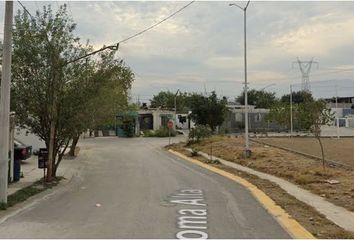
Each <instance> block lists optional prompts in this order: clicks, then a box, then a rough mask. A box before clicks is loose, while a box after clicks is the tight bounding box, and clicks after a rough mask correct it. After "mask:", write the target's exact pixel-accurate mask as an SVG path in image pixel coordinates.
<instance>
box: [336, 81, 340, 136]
mask: <svg viewBox="0 0 354 240" xmlns="http://www.w3.org/2000/svg"><path fill="white" fill-rule="evenodd" d="M336 125H337V139H339V116H338V85H337V84H336Z"/></svg>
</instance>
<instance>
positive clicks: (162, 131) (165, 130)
mask: <svg viewBox="0 0 354 240" xmlns="http://www.w3.org/2000/svg"><path fill="white" fill-rule="evenodd" d="M143 133H144V137H168V136H169V130H168V128H165V127H162V128H160V129H159V130H156V131H153V130H144V131H143ZM175 136H176V131H174V130H173V129H171V137H175Z"/></svg>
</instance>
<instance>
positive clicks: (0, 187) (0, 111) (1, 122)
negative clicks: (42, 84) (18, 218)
mask: <svg viewBox="0 0 354 240" xmlns="http://www.w3.org/2000/svg"><path fill="white" fill-rule="evenodd" d="M12 18H13V1H6V2H5V21H4V44H3V59H2V77H1V93H0V94H1V96H0V203H7V184H8V176H7V175H8V169H9V165H8V164H9V130H10V83H11V50H12Z"/></svg>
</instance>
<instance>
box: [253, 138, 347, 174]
mask: <svg viewBox="0 0 354 240" xmlns="http://www.w3.org/2000/svg"><path fill="white" fill-rule="evenodd" d="M257 140H259V141H262V142H264V143H266V144H267V143H268V144H272V145H276V146H280V147H285V148H290V149H293V150H295V151H300V152H303V153H307V154H311V155H314V156H317V157H322V155H321V149H320V146H319V144H318V141H317V140H316V139H314V138H311V137H293V138H287V137H284V138H259V139H257ZM322 142H323V146H324V152H325V158H327V159H329V160H332V161H336V162H339V163H343V164H345V165H348V166H352V167H353V168H354V154H353V149H354V138H341V139H336V138H322Z"/></svg>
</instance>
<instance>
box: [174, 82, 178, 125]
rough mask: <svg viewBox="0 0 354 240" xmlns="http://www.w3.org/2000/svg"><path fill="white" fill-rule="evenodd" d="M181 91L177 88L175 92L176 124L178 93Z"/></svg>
mask: <svg viewBox="0 0 354 240" xmlns="http://www.w3.org/2000/svg"><path fill="white" fill-rule="evenodd" d="M178 92H179V89H177V92H176V94H175V126H176V124H177V94H178Z"/></svg>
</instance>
